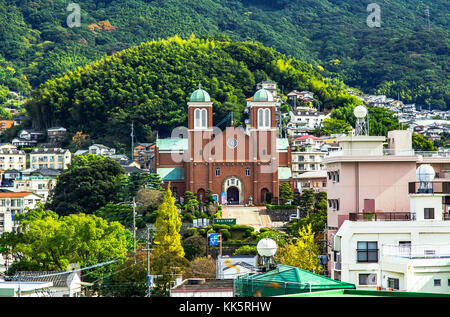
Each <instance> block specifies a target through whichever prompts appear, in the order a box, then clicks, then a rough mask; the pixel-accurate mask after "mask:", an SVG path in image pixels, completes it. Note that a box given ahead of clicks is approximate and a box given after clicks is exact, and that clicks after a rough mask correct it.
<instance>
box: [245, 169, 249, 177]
mask: <svg viewBox="0 0 450 317" xmlns="http://www.w3.org/2000/svg"><path fill="white" fill-rule="evenodd" d="M245 176H250V168H248V167H247V168H246V169H245Z"/></svg>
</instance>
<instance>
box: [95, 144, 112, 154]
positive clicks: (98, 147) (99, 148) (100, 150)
mask: <svg viewBox="0 0 450 317" xmlns="http://www.w3.org/2000/svg"><path fill="white" fill-rule="evenodd" d="M89 153H90V154H95V155H100V156H104V155H114V154H116V149H114V148H110V147H107V146H106V145H103V144H92V145H91V146H90V147H89Z"/></svg>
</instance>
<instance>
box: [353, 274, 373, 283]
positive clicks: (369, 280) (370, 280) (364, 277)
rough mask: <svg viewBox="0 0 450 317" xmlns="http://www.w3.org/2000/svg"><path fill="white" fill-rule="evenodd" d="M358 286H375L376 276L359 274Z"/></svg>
mask: <svg viewBox="0 0 450 317" xmlns="http://www.w3.org/2000/svg"><path fill="white" fill-rule="evenodd" d="M358 279H359V285H377V275H376V274H359V275H358Z"/></svg>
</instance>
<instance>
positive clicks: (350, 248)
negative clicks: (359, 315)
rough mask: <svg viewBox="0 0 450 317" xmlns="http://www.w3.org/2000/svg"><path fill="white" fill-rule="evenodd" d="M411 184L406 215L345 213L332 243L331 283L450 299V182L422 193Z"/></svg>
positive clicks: (394, 213)
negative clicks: (334, 279)
mask: <svg viewBox="0 0 450 317" xmlns="http://www.w3.org/2000/svg"><path fill="white" fill-rule="evenodd" d="M414 184H415V183H414V182H412V185H411V183H410V186H407V187H409V192H410V193H409V199H410V208H409V210H408V211H406V212H395V211H394V212H381V211H376V210H375V211H374V209H373V206H371V207H372V208H370V207H368V208H367V209H369V210H370V211H369V210H366V212H362V213H361V212H355V213H350V216H349V219H348V220H345V221H344V222H343V223H342V225H341V226H340V228H339V230H338V231H337V233H336V234H335V235H334V237H333V239H332V245H333V247H332V248H333V257H334V258H335V259H336V261H335V262H334V266H333V268H332V277H333V278H336V279H339V280H342V281H345V282H349V283H354V284H355V285H357V287H358V288H359V289H369V290H370V289H373V290H375V289H378V290H397V291H399V290H400V291H407V292H429V293H450V276H449V274H448V272H449V271H450V216H449V212H448V207H449V206H450V180H449V179H447V180H446V181H445V182H442V181H437V182H431V183H429V185H430V189H431V190H427V191H425V192H424V191H423V190H421V189H420V188H422V187H426V186H421V187H419V186H417V187H415V186H414ZM369 205H371V204H368V206H369Z"/></svg>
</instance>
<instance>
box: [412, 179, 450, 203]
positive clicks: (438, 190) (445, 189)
mask: <svg viewBox="0 0 450 317" xmlns="http://www.w3.org/2000/svg"><path fill="white" fill-rule="evenodd" d="M420 184H421V183H420V182H409V183H408V193H409V194H427V193H428V194H450V181H446V182H430V183H429V184H428V186H425V187H421V186H420ZM446 204H447V202H446ZM448 204H450V201H449V202H448Z"/></svg>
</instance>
